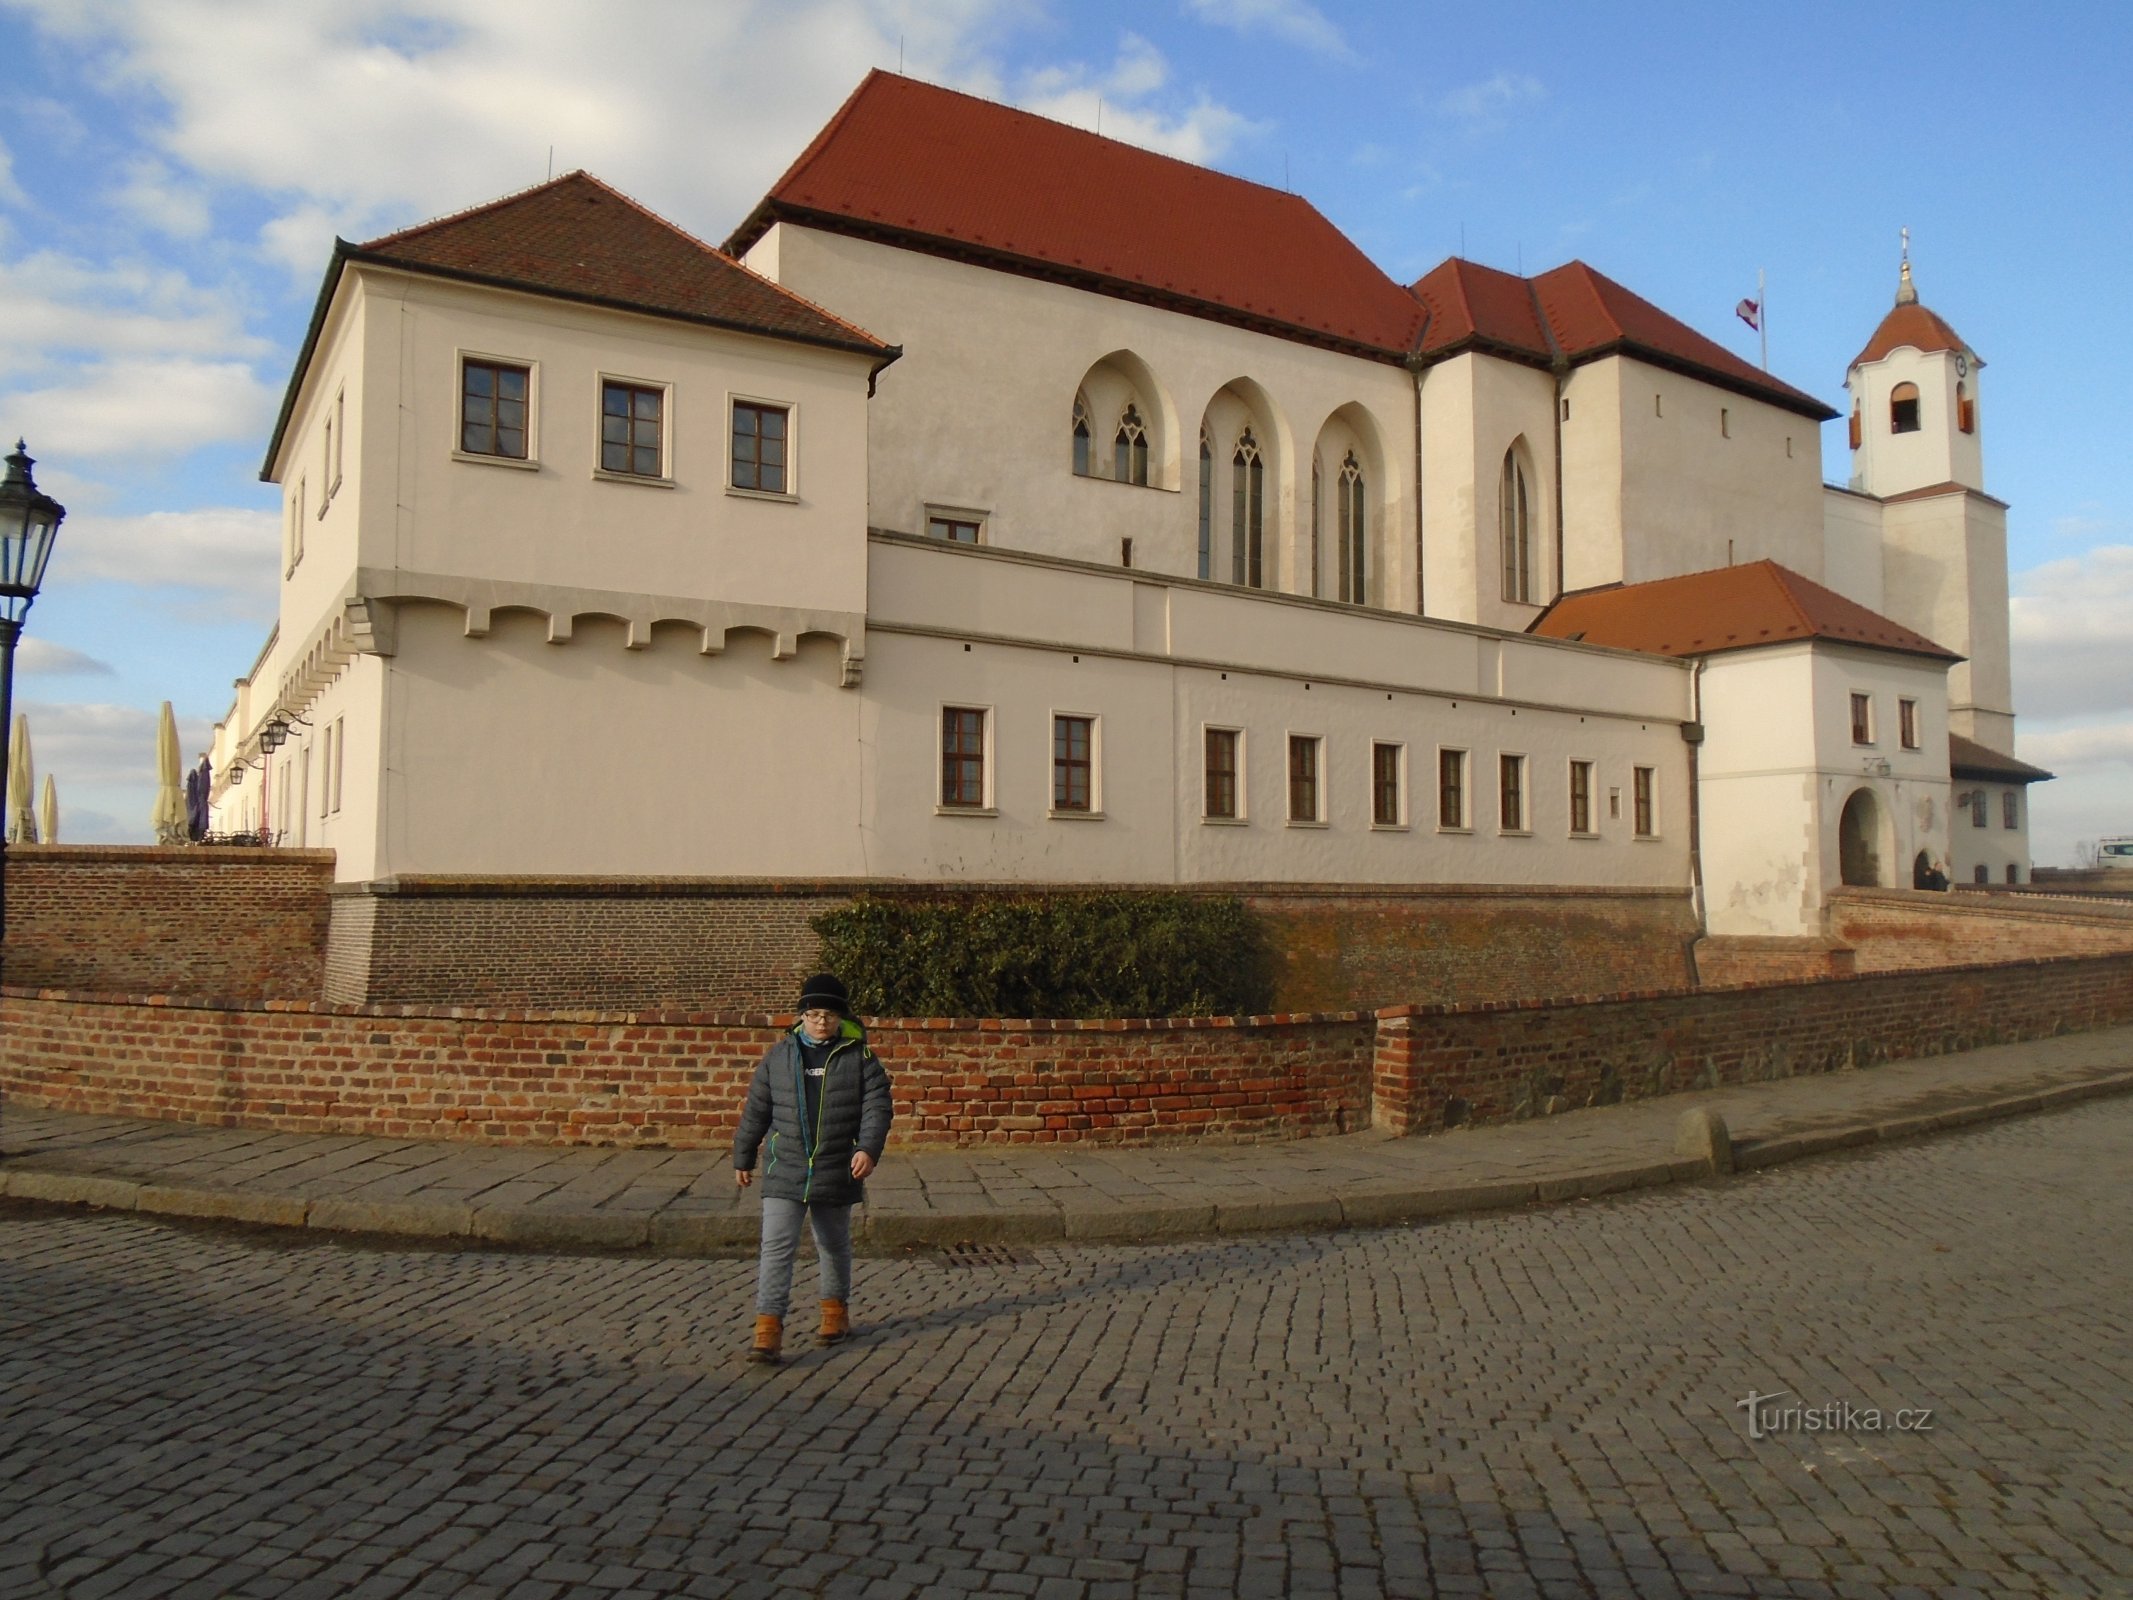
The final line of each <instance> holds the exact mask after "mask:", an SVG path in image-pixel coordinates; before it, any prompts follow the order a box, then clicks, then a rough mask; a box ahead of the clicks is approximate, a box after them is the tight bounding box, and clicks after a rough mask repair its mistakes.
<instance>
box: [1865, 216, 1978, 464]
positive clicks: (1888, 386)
mask: <svg viewBox="0 0 2133 1600" xmlns="http://www.w3.org/2000/svg"><path fill="white" fill-rule="evenodd" d="M1910 232H1911V231H1910V229H1908V228H1906V229H1905V230H1904V249H1903V271H1902V276H1901V279H1900V281H1899V282H1898V284H1897V286H1896V304H1895V306H1894V307H1893V308H1892V309H1891V310H1890V311H1889V314H1888V315H1887V316H1885V317H1883V318H1882V319H1881V326H1880V327H1878V328H1876V329H1875V330H1874V336H1873V337H1872V338H1871V339H1869V340H1867V342H1866V348H1865V349H1863V350H1861V351H1860V352H1859V354H1858V355H1857V356H1855V357H1853V358H1852V364H1851V370H1850V372H1849V373H1848V374H1847V376H1846V377H1845V380H1844V387H1845V388H1846V389H1847V390H1848V391H1849V392H1850V394H1851V402H1852V403H1851V445H1852V473H1851V487H1852V488H1854V489H1856V490H1858V491H1860V492H1861V493H1863V494H1871V495H1878V496H1879V497H1881V498H1882V499H1887V498H1889V497H1890V496H1892V495H1899V494H1906V493H1909V492H1910V491H1911V490H1914V489H1932V488H1937V487H1940V486H1942V485H1948V484H1957V485H1960V486H1961V487H1963V488H1965V489H1977V490H1983V489H1984V487H1985V453H1984V449H1983V447H1982V445H1981V443H1980V439H1979V417H1980V415H1981V407H1980V404H1979V399H1978V374H1979V371H1980V369H1981V368H1983V366H1984V365H1985V363H1984V362H1982V361H1980V360H1979V359H1978V356H1977V352H1976V351H1975V350H1972V349H1971V348H1970V347H1969V346H1968V345H1967V344H1965V343H1964V342H1963V340H1962V336H1961V335H1960V334H1958V333H1957V332H1956V331H1955V330H1954V329H1953V328H1951V327H1949V326H1948V324H1947V323H1946V322H1944V321H1942V320H1941V318H1939V317H1938V316H1936V315H1935V314H1934V313H1933V312H1931V311H1929V310H1927V309H1926V307H1925V306H1923V305H1921V304H1920V303H1919V299H1918V290H1917V289H1916V288H1915V287H1914V286H1913V285H1912V283H1911V240H1910Z"/></svg>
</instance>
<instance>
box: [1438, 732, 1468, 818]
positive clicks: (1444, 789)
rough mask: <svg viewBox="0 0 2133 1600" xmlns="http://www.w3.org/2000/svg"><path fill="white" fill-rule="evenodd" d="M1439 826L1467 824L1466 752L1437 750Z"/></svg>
mask: <svg viewBox="0 0 2133 1600" xmlns="http://www.w3.org/2000/svg"><path fill="white" fill-rule="evenodd" d="M1437 826H1438V827H1440V828H1463V827H1465V826H1466V752H1465V751H1464V750H1439V751H1438V752H1437Z"/></svg>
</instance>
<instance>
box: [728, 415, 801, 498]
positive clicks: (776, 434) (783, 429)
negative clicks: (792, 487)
mask: <svg viewBox="0 0 2133 1600" xmlns="http://www.w3.org/2000/svg"><path fill="white" fill-rule="evenodd" d="M791 424H792V415H791V410H790V408H789V407H786V406H772V405H763V404H761V403H759V402H757V401H753V400H736V401H734V402H733V487H734V488H736V489H754V490H756V491H758V492H759V493H762V494H784V493H786V492H787V489H786V485H787V483H788V482H789V481H790V478H789V475H788V473H787V471H786V469H787V468H788V467H789V466H790V465H791V460H790V447H791V443H792V440H791V432H792V427H791Z"/></svg>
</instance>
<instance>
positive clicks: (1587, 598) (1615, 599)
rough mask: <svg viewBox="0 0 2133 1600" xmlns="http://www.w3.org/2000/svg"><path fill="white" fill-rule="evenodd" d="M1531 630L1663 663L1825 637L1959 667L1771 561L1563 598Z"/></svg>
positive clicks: (1927, 642) (1947, 654)
mask: <svg viewBox="0 0 2133 1600" xmlns="http://www.w3.org/2000/svg"><path fill="white" fill-rule="evenodd" d="M1528 631H1529V632H1532V633H1537V634H1542V635H1545V636H1546V637H1548V638H1551V639H1582V640H1584V641H1585V642H1586V643H1587V644H1604V645H1612V646H1614V647H1615V648H1616V649H1619V650H1641V651H1643V652H1645V653H1646V654H1647V655H1660V656H1709V655H1717V654H1719V653H1720V652H1721V651H1726V650H1752V649H1754V648H1756V647H1757V646H1759V645H1772V644H1783V643H1785V642H1787V641H1789V640H1795V639H1829V640H1834V641H1837V642H1839V643H1843V644H1856V645H1865V646H1867V647H1868V648H1870V649H1876V650H1894V651H1897V652H1899V653H1901V654H1904V655H1914V656H1929V657H1932V658H1933V659H1935V660H1939V661H1960V660H1962V657H1961V656H1959V655H1957V654H1956V653H1955V652H1954V651H1952V650H1948V649H1944V648H1943V647H1942V646H1940V645H1937V644H1935V643H1934V642H1933V641H1932V640H1931V639H1928V638H1927V637H1926V636H1925V635H1924V634H1922V633H1914V632H1913V631H1912V630H1911V629H1909V628H1906V627H1905V626H1903V624H1901V623H1899V622H1892V621H1891V620H1889V618H1887V617H1884V616H1882V615H1881V614H1880V613H1879V612H1877V611H1869V610H1868V609H1867V608H1866V607H1865V606H1863V605H1860V604H1859V603H1858V602H1857V601H1856V600H1847V599H1846V598H1845V597H1844V596H1843V595H1841V594H1838V593H1837V592H1836V591H1835V590H1833V589H1825V588H1823V587H1822V585H1821V584H1819V583H1816V582H1815V581H1814V580H1813V579H1811V578H1805V577H1802V576H1801V575H1800V574H1799V573H1797V572H1794V571H1793V570H1792V569H1791V568H1790V567H1782V566H1779V565H1778V564H1777V563H1776V562H1775V561H1751V562H1749V563H1748V564H1746V565H1745V566H1738V567H1719V568H1716V569H1715V570H1713V571H1710V572H1692V573H1689V574H1687V575H1686V576H1684V577H1679V578H1659V579H1656V580H1654V581H1653V582H1650V583H1633V584H1624V585H1618V586H1615V587H1611V588H1606V589H1586V590H1582V591H1580V592H1578V593H1576V594H1566V595H1564V596H1563V597H1562V598H1561V599H1560V600H1558V601H1556V602H1555V604H1553V605H1552V606H1550V607H1549V608H1548V609H1547V610H1546V611H1544V612H1542V613H1541V615H1540V617H1539V618H1538V619H1537V620H1535V622H1534V623H1533V626H1532V627H1531V629H1529V630H1528Z"/></svg>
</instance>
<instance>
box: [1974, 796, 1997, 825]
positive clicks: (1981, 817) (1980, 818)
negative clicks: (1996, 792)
mask: <svg viewBox="0 0 2133 1600" xmlns="http://www.w3.org/2000/svg"><path fill="white" fill-rule="evenodd" d="M1991 799H1992V797H1991V796H1990V795H1988V794H1986V793H1985V791H1984V790H1983V789H1973V790H1971V791H1970V826H1971V827H1973V828H1982V827H1985V826H1986V825H1987V824H1986V821H1985V808H1986V806H1987V805H1989V804H1990V803H1991Z"/></svg>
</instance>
